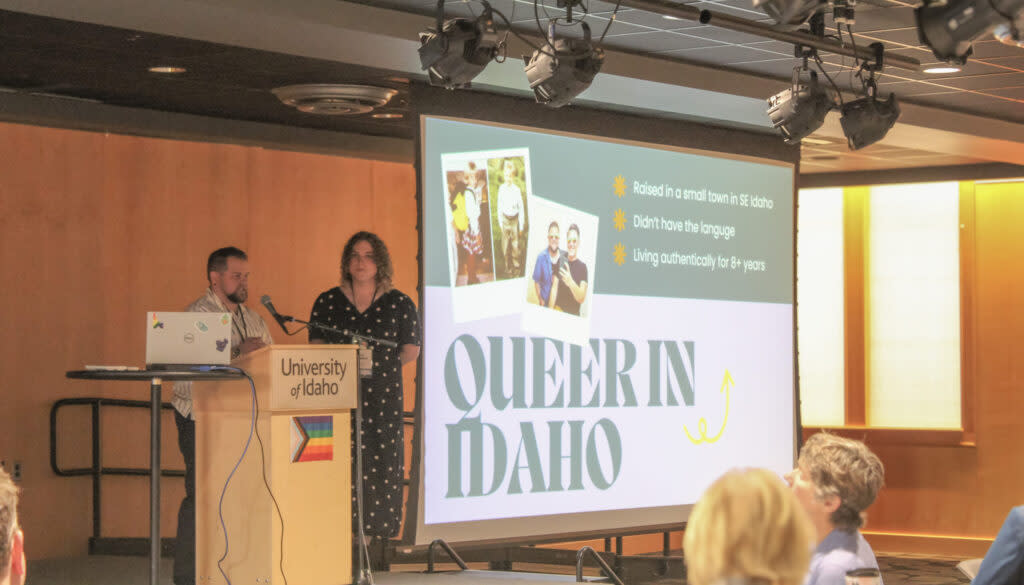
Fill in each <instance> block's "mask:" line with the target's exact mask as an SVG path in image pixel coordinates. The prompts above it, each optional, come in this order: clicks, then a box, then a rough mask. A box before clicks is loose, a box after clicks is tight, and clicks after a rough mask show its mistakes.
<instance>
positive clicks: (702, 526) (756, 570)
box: [683, 469, 814, 585]
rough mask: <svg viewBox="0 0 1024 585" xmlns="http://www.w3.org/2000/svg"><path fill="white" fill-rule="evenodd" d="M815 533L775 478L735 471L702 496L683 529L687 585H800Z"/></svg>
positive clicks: (762, 472) (758, 472) (768, 474)
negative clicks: (747, 584)
mask: <svg viewBox="0 0 1024 585" xmlns="http://www.w3.org/2000/svg"><path fill="white" fill-rule="evenodd" d="M813 546H814V528H813V527H812V526H811V523H810V522H809V521H808V518H807V515H806V514H805V513H804V511H803V510H802V509H801V507H800V504H799V503H798V502H797V501H796V498H794V497H793V494H792V493H791V492H790V491H789V490H788V489H787V488H786V485H785V484H784V483H783V482H782V481H781V480H780V479H779V476H778V475H777V474H776V473H773V472H771V471H768V470H766V469H745V470H734V471H730V472H728V473H726V474H725V475H723V476H722V477H720V478H718V479H717V480H716V481H715V482H714V483H713V484H711V487H709V488H708V489H707V491H706V492H704V495H703V496H701V499H700V501H699V502H697V505H696V507H694V509H693V512H692V513H691V514H690V520H689V522H688V523H687V526H686V533H685V534H684V536H683V550H684V553H685V557H684V558H685V559H686V576H687V580H688V581H689V583H690V585H716V584H719V585H722V584H724V583H730V584H732V583H736V584H742V583H749V584H757V585H800V582H801V581H803V579H804V575H806V574H807V563H808V561H809V559H810V556H811V547H813Z"/></svg>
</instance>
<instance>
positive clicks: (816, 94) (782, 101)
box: [768, 66, 835, 144]
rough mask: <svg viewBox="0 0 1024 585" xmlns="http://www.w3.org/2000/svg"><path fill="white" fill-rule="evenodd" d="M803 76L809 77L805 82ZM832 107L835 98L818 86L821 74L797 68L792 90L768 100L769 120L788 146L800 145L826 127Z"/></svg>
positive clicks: (795, 68) (794, 72) (821, 86)
mask: <svg viewBox="0 0 1024 585" xmlns="http://www.w3.org/2000/svg"><path fill="white" fill-rule="evenodd" d="M804 72H806V73H808V74H809V75H808V77H807V81H806V82H804V81H801V80H800V77H801V73H804ZM833 107H835V104H834V103H833V101H832V96H831V95H829V92H828V90H827V89H826V88H825V87H824V86H823V85H821V84H820V83H818V74H817V73H815V72H814V71H811V70H810V69H807V68H806V66H803V67H801V66H797V67H794V68H793V85H792V87H790V88H788V89H785V90H783V91H781V92H779V93H777V94H775V95H773V96H772V97H770V98H768V117H769V118H770V119H771V121H772V128H775V129H777V130H778V131H779V132H781V133H782V136H783V138H784V139H785V141H786V144H797V143H799V142H800V141H801V140H803V139H804V137H805V136H809V135H810V134H812V133H814V131H815V130H817V129H818V128H820V127H821V125H822V124H824V123H825V115H826V114H828V112H829V110H831V109H832V108H833Z"/></svg>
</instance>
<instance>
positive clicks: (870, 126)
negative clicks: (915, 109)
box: [839, 43, 900, 150]
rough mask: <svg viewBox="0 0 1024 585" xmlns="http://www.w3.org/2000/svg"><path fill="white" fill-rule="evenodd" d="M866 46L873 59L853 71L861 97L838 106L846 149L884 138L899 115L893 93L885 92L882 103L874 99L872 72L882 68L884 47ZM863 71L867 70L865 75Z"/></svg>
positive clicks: (875, 94)
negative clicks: (887, 97)
mask: <svg viewBox="0 0 1024 585" xmlns="http://www.w3.org/2000/svg"><path fill="white" fill-rule="evenodd" d="M869 48H870V49H871V50H872V52H874V59H868V60H865V61H862V62H861V65H860V71H858V72H857V77H859V78H860V79H861V81H862V83H863V93H862V94H861V95H862V97H861V98H859V99H856V100H853V101H851V102H846V103H844V104H843V105H842V106H840V111H841V112H842V117H840V118H839V123H840V124H841V125H842V127H843V134H845V135H846V143H847V145H848V146H849V147H850V150H859V149H861V148H864V147H865V146H868V145H870V144H874V143H876V142H878V141H879V140H881V139H882V138H885V135H886V134H888V132H889V130H890V129H891V128H892V127H893V124H895V123H896V119H897V118H899V117H900V105H899V104H898V103H897V102H896V94H894V93H891V94H889V99H887V100H886V101H884V102H883V101H879V100H878V84H877V83H876V82H875V74H877V73H880V72H881V71H883V70H884V69H885V47H884V46H883V45H882V43H871V45H869ZM864 73H867V77H866V78H865V77H864Z"/></svg>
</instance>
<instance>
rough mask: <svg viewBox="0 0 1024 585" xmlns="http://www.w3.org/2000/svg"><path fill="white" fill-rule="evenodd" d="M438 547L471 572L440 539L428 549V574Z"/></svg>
mask: <svg viewBox="0 0 1024 585" xmlns="http://www.w3.org/2000/svg"><path fill="white" fill-rule="evenodd" d="M437 547H441V548H443V549H444V552H446V553H448V556H449V557H451V559H452V560H453V561H455V564H456V565H458V566H459V568H460V569H462V570H463V571H466V570H469V565H467V564H466V562H465V561H463V560H462V558H461V557H459V555H458V554H457V553H456V552H455V550H454V549H453V548H452V547H451V546H450V545H449V544H448V543H447V542H445V541H444V539H441V538H438V539H436V540H434V542H431V543H430V546H429V547H427V572H428V573H433V572H434V550H436V549H437ZM619 585H622V583H621V582H620V583H619Z"/></svg>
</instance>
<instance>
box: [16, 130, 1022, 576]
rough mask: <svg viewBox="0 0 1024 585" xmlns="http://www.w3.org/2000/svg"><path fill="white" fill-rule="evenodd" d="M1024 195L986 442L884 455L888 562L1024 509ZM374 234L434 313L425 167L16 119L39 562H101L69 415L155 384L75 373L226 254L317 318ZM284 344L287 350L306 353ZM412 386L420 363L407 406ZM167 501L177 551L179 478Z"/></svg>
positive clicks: (27, 464)
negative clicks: (426, 245)
mask: <svg viewBox="0 0 1024 585" xmlns="http://www.w3.org/2000/svg"><path fill="white" fill-rule="evenodd" d="M982 187H984V188H982ZM1019 191H1020V188H1019V186H1008V187H1000V186H994V185H990V186H981V185H979V191H978V196H977V209H976V217H977V223H976V226H977V229H976V234H977V241H976V258H975V260H974V261H975V265H974V275H973V278H974V281H975V282H974V286H975V297H974V307H975V309H974V311H975V315H974V324H975V343H976V356H977V363H976V364H975V368H974V379H973V384H974V387H975V400H976V404H975V430H976V446H975V447H951V446H927V445H912V446H900V445H895V444H884V445H873V447H874V449H875V450H876V451H877V452H878V454H879V455H880V456H881V457H882V459H883V461H884V462H885V464H886V468H887V478H886V483H887V486H886V488H885V489H884V490H883V492H882V495H881V496H880V498H879V501H878V502H877V503H876V504H875V505H874V506H873V507H872V509H871V510H870V524H869V530H870V531H871V532H873V533H875V535H874V536H872V541H873V542H874V543H875V547H876V549H879V550H882V551H894V550H915V551H918V552H932V553H936V552H939V553H941V552H945V553H951V554H982V553H983V552H984V548H985V547H986V546H987V543H988V539H990V538H991V537H992V536H994V535H995V533H996V532H997V531H998V529H999V526H1000V524H1001V522H1002V518H1003V517H1004V516H1005V514H1006V512H1007V510H1008V509H1009V507H1011V506H1013V505H1015V504H1021V503H1024V464H1022V462H1024V424H1022V423H1021V422H1020V418H1021V417H1020V413H1019V412H1018V410H1019V408H1018V407H1017V404H1018V403H1019V400H1018V396H1017V395H1018V394H1019V393H1020V385H1021V384H1022V381H1024V360H1022V359H1021V358H1020V356H1022V355H1024V335H1021V332H1022V331H1024V303H1022V302H1021V301H1020V299H1021V297H1022V294H1024V271H1021V270H1020V269H1019V264H1018V263H1019V262H1020V258H1022V257H1024V240H1022V239H1021V238H1020V237H1019V235H1018V232H1019V228H1018V224H1019V223H1021V221H1024V196H1022V195H1024V193H1021V192H1019ZM358 229H370V230H373V231H376V232H377V233H378V234H380V235H381V236H382V237H383V238H384V240H385V241H386V242H388V245H389V247H390V249H391V253H392V256H393V259H394V263H395V274H396V278H395V281H396V286H397V287H398V288H400V289H401V290H403V291H405V292H406V293H408V294H410V295H411V296H412V297H413V298H414V300H417V302H418V298H417V296H416V283H417V276H418V275H417V262H416V250H417V237H418V236H417V232H416V205H415V177H414V171H413V167H412V166H411V165H407V164H397V163H385V162H374V161H368V160H361V159H349V158H340V157H332V156H323V155H311V154H303V153H295V152H280V151H272V150H264V149H260V148H252V147H240V146H230V145H222V144H207V143H193V142H179V141H172V140H160V139H152V138H140V137H131V136H114V135H104V134H99V133H90V132H81V131H70V130H59V129H50V128H40V127H30V126H20V125H12V124H0V269H2V272H0V275H2V276H0V277H2V278H3V279H4V282H3V285H2V286H0V307H2V313H0V314H2V317H0V323H2V325H3V335H2V336H0V373H2V378H0V392H2V396H3V408H0V429H2V432H0V459H3V460H5V461H7V462H8V464H10V463H12V462H13V461H19V462H21V463H22V465H23V474H24V479H23V481H22V483H21V486H22V488H23V490H24V491H23V504H22V521H23V523H24V525H25V528H26V532H27V534H28V544H29V547H28V549H29V554H30V557H31V558H34V559H38V558H47V557H58V556H69V555H80V554H84V553H85V551H86V543H87V539H88V537H89V535H90V531H91V517H92V510H91V501H90V485H89V480H88V479H87V478H84V477H82V478H59V477H57V476H55V475H54V474H53V473H52V472H51V471H50V469H49V464H48V452H49V447H48V443H47V436H48V426H49V420H48V413H49V409H50V407H51V405H52V404H53V402H54V401H56V400H58V399H61V398H66V397H78V396H103V397H118V398H134V399H140V400H145V399H146V398H147V397H148V391H147V388H146V387H145V385H139V386H135V385H131V384H110V383H106V384H105V383H97V382H82V381H74V382H73V381H69V380H66V379H65V378H64V375H63V374H64V371H65V370H68V369H77V368H80V367H81V366H82V365H84V364H130V365H141V364H142V362H143V360H144V330H143V326H142V322H143V319H144V312H145V311H146V310H147V309H153V308H155V309H163V310H178V309H180V308H181V307H183V306H184V305H185V304H187V303H188V302H190V301H191V300H192V299H194V298H195V297H197V296H198V295H199V294H201V293H202V291H203V289H204V287H205V286H206V280H205V274H204V270H205V260H206V256H207V254H208V253H209V252H210V251H211V250H213V249H215V248H217V247H220V246H223V245H237V246H239V247H241V248H243V249H246V250H247V251H248V252H249V254H250V264H251V268H252V271H253V274H252V277H251V279H250V287H251V291H250V294H251V296H252V298H251V300H250V304H251V305H256V299H258V298H259V296H260V295H262V294H271V295H272V296H273V297H274V302H275V304H276V305H277V307H278V308H279V309H280V310H281V311H283V312H289V313H294V314H296V315H297V316H302V315H305V314H306V313H307V311H308V310H309V307H310V305H311V303H312V301H313V299H314V298H315V296H316V294H317V293H319V292H320V291H322V290H325V289H327V288H329V287H331V286H333V285H334V284H336V283H337V280H338V259H339V255H340V251H341V247H342V245H343V243H344V241H345V239H346V238H347V237H348V236H349V235H350V234H351V233H352V232H354V231H356V230H358ZM258 310H259V311H260V312H261V313H263V314H264V317H265V318H268V319H269V317H268V316H266V314H265V311H263V309H262V308H259V309H258ZM272 329H273V331H274V337H275V340H276V341H277V342H278V343H294V342H304V340H305V336H304V335H298V336H296V337H290V338H289V337H285V336H284V334H283V333H281V332H280V331H279V330H278V329H276V327H274V328H272ZM413 376H414V372H413V371H412V368H407V371H406V394H407V407H411V404H412V402H411V400H412V396H413V385H412V380H413ZM165 396H169V390H168V391H167V393H166V394H165ZM921 399H922V400H927V399H928V397H927V391H926V390H924V391H923V392H922V396H921ZM147 421H148V419H147V417H146V416H144V415H141V414H140V413H139V412H111V413H109V414H108V415H106V416H105V417H104V420H103V423H104V425H105V430H104V437H103V438H104V443H105V446H106V450H105V454H106V455H107V459H106V460H105V461H104V464H105V465H109V466H136V467H145V466H146V465H148V440H147V437H148V422H147ZM164 421H165V425H164V433H163V436H164V442H163V449H164V455H165V458H164V460H165V462H166V463H167V465H168V466H174V467H179V468H180V466H181V460H180V455H179V454H178V450H177V445H176V433H175V430H174V425H173V420H172V419H171V417H169V416H168V417H165V418H164ZM61 426H62V429H63V432H62V435H61V441H60V445H59V448H60V451H61V454H62V457H61V461H60V463H61V465H63V466H65V467H78V466H84V465H87V464H88V461H89V460H88V457H89V445H88V430H89V429H88V417H87V413H86V412H84V411H82V412H77V411H76V412H74V413H72V412H68V414H67V415H66V416H64V417H62V420H61ZM146 482H147V479H146V478H114V479H109V480H106V481H105V483H104V509H103V511H104V514H103V518H102V520H103V534H104V536H140V537H141V536H145V535H146V534H148V524H147V512H148V490H147V489H146ZM163 489H164V498H163V504H162V511H163V516H162V517H163V527H164V530H163V532H164V535H165V536H171V535H173V533H174V527H175V513H176V510H177V506H178V502H179V501H180V498H181V495H182V484H181V480H180V479H165V480H164V483H163ZM629 540H630V542H629V543H627V552H641V551H656V550H660V546H661V545H660V537H655V536H652V537H632V538H630V539H629ZM678 543H679V536H678V534H676V535H673V538H672V545H673V546H674V547H677V546H678Z"/></svg>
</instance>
